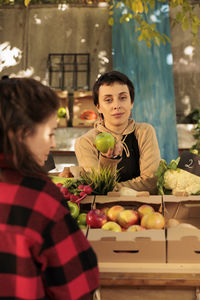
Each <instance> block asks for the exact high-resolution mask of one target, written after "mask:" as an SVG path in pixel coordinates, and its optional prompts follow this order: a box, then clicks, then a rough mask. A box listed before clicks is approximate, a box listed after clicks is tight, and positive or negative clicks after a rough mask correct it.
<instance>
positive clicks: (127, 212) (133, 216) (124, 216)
mask: <svg viewBox="0 0 200 300" xmlns="http://www.w3.org/2000/svg"><path fill="white" fill-rule="evenodd" d="M138 221H139V214H138V212H137V211H135V210H133V209H124V210H123V211H121V212H120V213H119V215H118V218H117V222H118V223H119V225H121V226H122V227H124V228H128V227H130V226H131V225H134V224H137V223H138Z"/></svg>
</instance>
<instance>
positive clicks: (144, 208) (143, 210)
mask: <svg viewBox="0 0 200 300" xmlns="http://www.w3.org/2000/svg"><path fill="white" fill-rule="evenodd" d="M153 212H154V208H153V207H152V206H151V205H148V204H143V205H141V206H140V207H139V208H138V213H139V216H140V218H141V219H142V217H143V216H144V215H147V214H151V213H153Z"/></svg>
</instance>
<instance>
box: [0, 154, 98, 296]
mask: <svg viewBox="0 0 200 300" xmlns="http://www.w3.org/2000/svg"><path fill="white" fill-rule="evenodd" d="M0 172H3V174H4V175H6V182H1V181H0V299H4V300H6V299H7V300H13V299H18V300H21V299H26V300H29V299H30V300H37V299H40V300H41V299H60V300H61V299H62V300H69V299H74V300H75V299H90V296H91V294H92V292H93V291H94V290H95V289H96V288H98V285H99V273H98V267H97V260H96V255H95V253H94V252H93V250H92V249H91V247H90V244H89V243H88V241H87V239H86V238H85V236H84V235H83V233H82V232H81V230H80V229H79V227H78V226H77V224H76V222H75V221H74V220H73V218H72V217H71V216H70V213H69V210H67V208H65V207H64V206H63V205H62V204H61V201H62V200H63V198H62V194H61V193H60V192H59V190H58V188H57V187H56V186H55V185H54V184H53V183H52V182H51V181H50V180H49V179H48V178H47V179H45V180H44V179H38V178H33V177H22V176H21V175H20V174H19V173H17V172H16V171H14V170H11V169H9V168H7V167H6V165H5V163H4V161H3V157H2V155H0Z"/></svg>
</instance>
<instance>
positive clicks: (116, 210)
mask: <svg viewBox="0 0 200 300" xmlns="http://www.w3.org/2000/svg"><path fill="white" fill-rule="evenodd" d="M86 222H87V225H88V226H90V228H101V229H103V230H111V231H115V232H123V231H127V232H135V231H141V230H146V229H163V228H164V226H165V218H164V216H163V215H162V214H161V213H159V212H157V211H155V209H154V207H153V206H151V205H149V204H142V205H140V206H139V207H138V209H130V208H128V209H127V208H125V207H123V206H122V205H113V206H111V207H110V208H102V209H92V210H90V211H89V212H88V213H87V217H86Z"/></svg>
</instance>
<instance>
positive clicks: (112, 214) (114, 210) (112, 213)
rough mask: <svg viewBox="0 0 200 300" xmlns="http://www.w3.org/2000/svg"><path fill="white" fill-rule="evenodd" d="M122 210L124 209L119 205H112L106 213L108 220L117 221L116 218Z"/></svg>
mask: <svg viewBox="0 0 200 300" xmlns="http://www.w3.org/2000/svg"><path fill="white" fill-rule="evenodd" d="M123 210H124V207H123V206H121V205H114V206H112V207H111V208H109V210H108V211H107V216H108V219H109V220H111V221H114V222H115V221H117V217H118V215H119V213H120V212H121V211H123Z"/></svg>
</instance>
